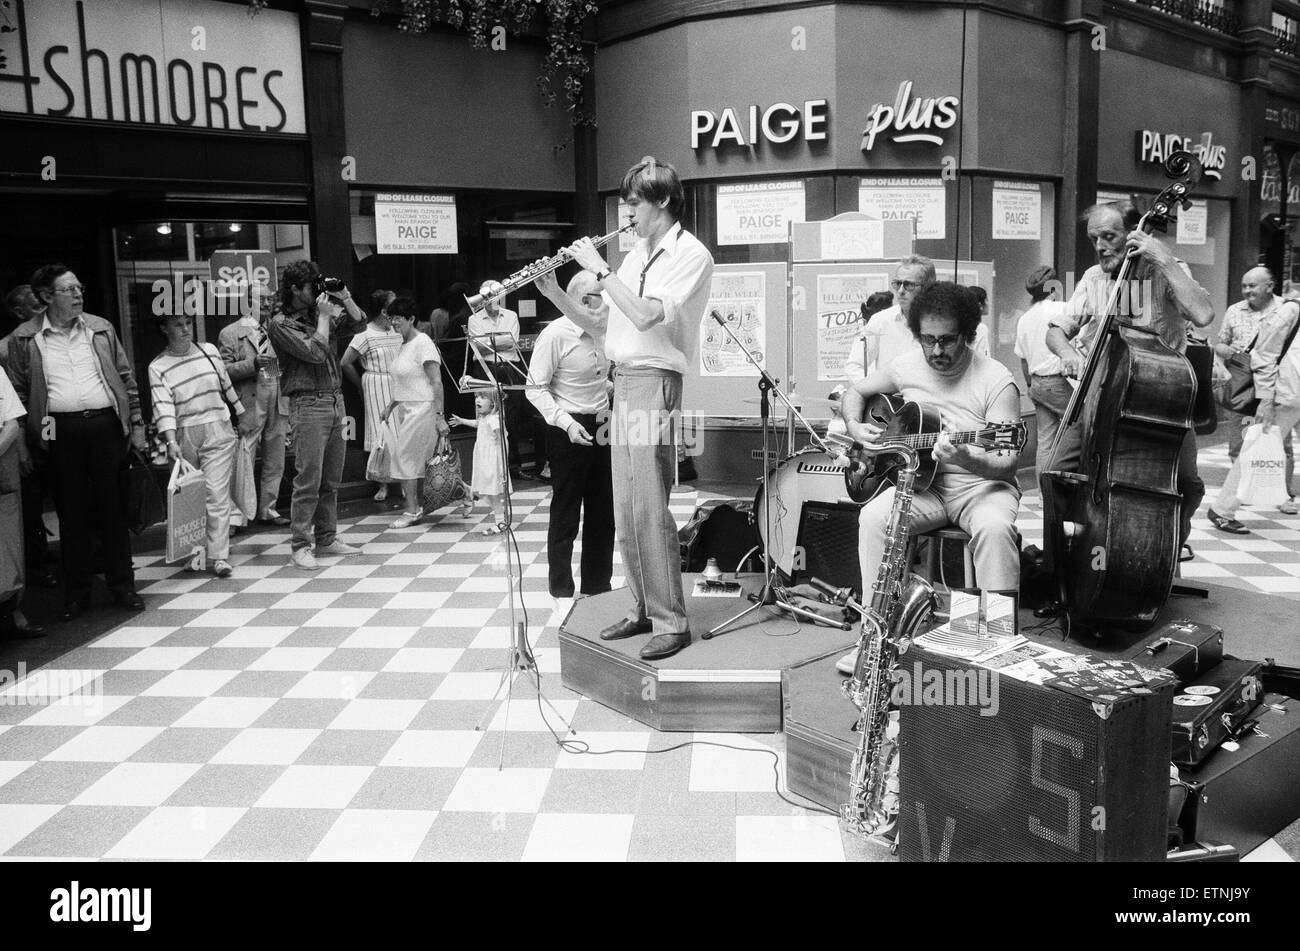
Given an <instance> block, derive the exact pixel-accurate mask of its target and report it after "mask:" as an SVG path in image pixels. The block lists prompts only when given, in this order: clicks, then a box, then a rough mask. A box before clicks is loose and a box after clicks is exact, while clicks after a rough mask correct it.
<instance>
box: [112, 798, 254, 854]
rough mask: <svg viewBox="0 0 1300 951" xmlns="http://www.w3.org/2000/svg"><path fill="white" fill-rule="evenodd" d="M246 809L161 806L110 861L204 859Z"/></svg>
mask: <svg viewBox="0 0 1300 951" xmlns="http://www.w3.org/2000/svg"><path fill="white" fill-rule="evenodd" d="M247 811H248V810H247V809H243V808H225V807H217V806H163V807H160V808H158V809H155V810H154V811H153V812H151V813H149V815H147V816H145V818H144V820H143V821H142V822H141V823H140V824H139V825H137V826H136V827H135V828H134V829H132V830H131V831H130V832H128V833H127V834H126V835H125V836H124V837H123V838H122V840H121V841H120V842H118V843H117V845H115V846H113V847H112V848H111V849H109V850H108V852H107V853H105V856H104V857H105V858H109V859H171V860H174V861H181V860H186V859H189V860H195V859H201V858H204V857H205V856H206V855H207V854H208V853H209V852H211V851H212V849H213V847H214V846H215V845H216V844H217V843H218V842H220V841H221V840H222V839H223V838H225V835H226V833H227V832H229V831H230V830H231V829H232V828H233V827H234V825H235V823H236V822H238V821H239V819H240V817H241V816H243V814H244V813H245V812H247Z"/></svg>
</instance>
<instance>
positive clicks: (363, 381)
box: [339, 291, 402, 502]
mask: <svg viewBox="0 0 1300 951" xmlns="http://www.w3.org/2000/svg"><path fill="white" fill-rule="evenodd" d="M396 296H397V295H396V294H394V293H393V292H392V291H375V292H374V293H373V294H371V295H370V308H369V309H370V314H371V316H370V322H369V323H368V324H366V329H365V330H363V331H361V333H359V334H357V335H356V336H355V337H353V338H352V342H351V343H350V344H348V348H347V350H346V351H344V353H343V359H342V360H340V361H339V367H340V368H341V369H342V370H343V375H344V376H346V377H347V378H348V379H349V380H351V381H352V385H353V386H355V387H356V388H357V389H359V390H360V391H361V396H362V398H363V399H364V400H365V406H366V444H365V448H366V451H367V452H372V451H373V450H374V448H375V447H376V446H377V445H379V433H380V429H381V428H382V426H383V422H382V421H381V419H380V417H381V416H382V414H383V412H384V409H385V408H387V406H388V404H389V403H390V402H392V399H393V390H392V382H391V380H390V378H389V375H388V368H389V366H390V365H391V364H392V362H393V359H394V358H395V357H396V356H397V351H398V350H400V349H401V348H402V335H401V334H399V333H395V332H394V331H393V328H392V325H391V324H390V323H389V320H388V311H387V308H388V305H389V304H390V303H391V302H392V301H393V299H394V298H395V297H396ZM358 361H359V362H360V364H361V369H362V370H364V371H365V373H364V375H362V374H361V373H360V372H358V370H357V367H356V364H357V363H358ZM387 498H388V483H386V482H381V483H379V491H378V492H376V493H375V501H376V502H382V501H384V500H385V499H387Z"/></svg>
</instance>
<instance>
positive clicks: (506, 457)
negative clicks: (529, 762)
mask: <svg viewBox="0 0 1300 951" xmlns="http://www.w3.org/2000/svg"><path fill="white" fill-rule="evenodd" d="M484 339H485V340H487V345H488V346H489V347H491V349H492V361H491V364H490V365H489V364H488V363H487V362H486V361H484V360H483V358H482V357H480V356H478V354H477V351H476V352H475V356H476V357H477V359H478V361H479V365H480V366H481V367H482V368H483V369H484V371H485V372H486V373H487V375H488V380H487V381H472V382H471V383H470V385H469V386H468V387H466V388H467V389H469V390H470V391H471V392H472V391H475V390H483V389H493V390H496V393H497V405H498V407H500V415H501V425H500V427H499V428H498V431H497V456H498V461H499V462H500V464H501V471H502V472H503V473H505V479H504V485H503V489H504V497H503V505H504V508H505V526H506V527H505V529H504V530H503V531H502V533H501V538H502V540H503V541H504V543H505V555H506V585H507V589H508V593H509V595H510V646H509V647H507V648H506V662H505V665H504V666H503V667H501V668H498V669H500V671H501V680H500V682H498V683H497V689H496V690H495V691H493V693H492V699H491V700H490V701H489V702H488V708H487V709H486V710H485V711H483V716H482V717H481V718H480V719H479V721H478V725H477V726H476V727H475V730H476V731H478V732H480V733H481V732H483V731H484V730H486V729H487V725H488V723H490V722H491V720H492V715H493V714H494V713H495V712H496V711H497V710H498V709H500V707H499V704H498V699H499V698H500V696H501V691H502V688H504V689H505V700H504V703H505V718H504V721H503V723H502V725H501V755H500V758H499V759H498V760H497V770H498V771H500V770H502V769H504V768H505V762H506V737H507V736H509V735H510V702H511V700H513V699H514V689H515V678H516V677H517V676H518V675H519V674H527V675H528V677H529V679H531V680H532V683H533V689H534V690H535V691H536V693H537V700H538V702H539V704H541V703H545V704H546V706H547V707H548V708H549V709H550V711H551V712H552V713H553V714H555V716H556V718H557V719H558V720H559V721H560V722H561V723H563V724H564V735H565V736H567V735H569V734H570V733H573V732H574V730H573V726H572V725H571V724H570V723H569V721H568V720H566V719H565V718H564V715H563V714H562V713H560V711H559V710H557V709H555V705H554V704H552V703H551V701H550V700H549V699H548V698H547V697H546V696H545V695H544V694H543V693H542V675H541V672H540V671H539V670H538V669H537V659H536V658H535V657H534V656H533V651H532V647H531V646H530V645H529V643H528V631H527V626H526V624H525V622H524V621H518V620H516V618H515V596H516V586H515V583H516V581H517V580H520V579H522V577H523V565H522V564H521V563H520V561H519V547H518V545H517V543H516V542H515V527H514V505H513V503H512V501H511V495H510V489H511V487H510V466H509V462H510V449H509V443H508V442H507V434H506V426H505V396H506V390H511V391H512V392H520V393H522V392H523V391H524V389H525V388H526V387H525V386H523V385H519V386H515V385H506V384H503V383H502V382H501V379H502V373H503V366H502V360H501V351H499V350H498V349H497V346H496V342H495V340H493V339H492V335H491V334H486V335H483V336H481V337H471V338H470V343H469V347H470V348H471V349H472V348H473V346H474V341H475V340H484ZM466 359H467V360H468V354H467V355H466ZM506 366H511V367H513V364H511V363H510V362H509V361H507V362H506ZM515 369H516V372H517V368H515ZM493 370H495V371H496V372H493ZM465 380H472V378H470V377H469V376H468V374H467V375H466V376H465V377H462V382H464V381H465ZM474 383H478V384H479V385H477V386H475V385H473V384H474ZM516 569H518V570H519V576H518V578H517V577H516V575H515V570H516ZM519 598H520V600H521V602H522V599H523V593H522V592H519ZM525 617H527V614H526V613H525Z"/></svg>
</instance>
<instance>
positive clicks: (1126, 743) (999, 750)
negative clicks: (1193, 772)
mask: <svg viewBox="0 0 1300 951" xmlns="http://www.w3.org/2000/svg"><path fill="white" fill-rule="evenodd" d="M1071 661H1073V662H1074V663H1075V664H1077V663H1079V662H1080V661H1084V662H1085V663H1089V662H1090V663H1093V664H1096V665H1097V668H1098V669H1105V670H1108V671H1110V672H1111V673H1110V674H1109V675H1108V676H1109V677H1110V678H1112V679H1111V680H1110V682H1109V684H1103V685H1099V686H1096V687H1091V686H1089V685H1088V684H1087V683H1086V681H1088V679H1089V678H1088V677H1087V676H1086V675H1079V674H1077V673H1075V674H1066V675H1063V676H1060V677H1057V678H1055V679H1051V678H1049V679H1048V681H1047V683H1048V684H1049V685H1045V686H1040V685H1038V684H1033V683H1028V682H1025V681H1022V680H1018V679H1015V678H1013V677H1010V676H1005V675H998V674H997V673H996V672H994V671H991V670H986V669H984V668H982V667H974V666H972V665H970V664H968V663H966V662H965V661H963V660H957V659H955V658H951V657H945V656H941V655H938V654H933V653H929V652H927V651H924V650H921V649H919V648H915V647H914V648H913V649H912V650H911V651H909V652H908V653H906V654H904V655H903V658H902V660H901V663H900V670H901V671H902V672H903V673H904V674H905V675H906V677H907V678H910V693H905V694H904V699H905V700H910V701H911V702H904V703H903V704H902V706H901V710H900V720H899V792H900V808H899V823H898V828H899V832H898V842H899V850H900V855H901V857H902V858H903V860H904V861H913V862H919V861H961V862H972V861H979V862H1006V861H1031V862H1043V861H1057V862H1100V861H1163V860H1164V858H1165V852H1166V834H1167V815H1168V811H1169V805H1168V790H1169V734H1168V730H1169V722H1170V715H1171V711H1172V706H1173V704H1172V700H1173V692H1174V681H1173V679H1172V677H1170V676H1169V675H1168V674H1166V673H1165V672H1153V671H1145V676H1144V673H1143V672H1142V671H1141V669H1140V668H1138V667H1136V666H1135V665H1132V664H1129V663H1127V662H1125V661H1110V660H1106V661H1102V660H1094V659H1092V658H1088V657H1077V656H1076V657H1072V658H1071ZM1147 677H1155V678H1157V679H1155V680H1150V681H1147V680H1146V678H1147ZM981 678H983V679H982V680H981ZM1126 678H1127V679H1129V680H1130V681H1131V685H1129V686H1125V685H1123V684H1122V683H1121V682H1122V681H1124V680H1125V679H1126ZM1097 679H1099V680H1101V679H1104V678H1097ZM1081 683H1083V686H1082V687H1081V686H1080V684H1081ZM1117 683H1119V685H1118V686H1117V685H1116V684H1117ZM906 685H907V683H906V682H905V683H904V686H906ZM936 685H943V686H938V687H937V688H936ZM928 688H935V689H933V691H932V692H930V693H927V692H925V691H926V690H927V689H928ZM972 690H974V691H975V693H974V694H973V695H972V693H971V691H972ZM963 693H964V696H959V694H963ZM896 695H897V694H896ZM972 697H974V698H975V699H972ZM958 700H965V701H968V702H957V701H958ZM976 700H978V702H976ZM933 701H937V702H933ZM984 712H989V713H990V714H991V715H982V713H984Z"/></svg>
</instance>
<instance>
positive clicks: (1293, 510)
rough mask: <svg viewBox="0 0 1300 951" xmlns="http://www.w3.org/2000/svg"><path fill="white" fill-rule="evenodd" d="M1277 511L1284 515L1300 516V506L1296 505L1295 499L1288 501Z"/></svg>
mask: <svg viewBox="0 0 1300 951" xmlns="http://www.w3.org/2000/svg"><path fill="white" fill-rule="evenodd" d="M1277 510H1278V511H1279V512H1281V513H1282V514H1283V515H1300V505H1298V504H1296V500H1295V498H1294V497H1292V498H1289V499H1287V500H1286V501H1285V502H1283V503H1282V504H1281V505H1279V506H1278V507H1277Z"/></svg>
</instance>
